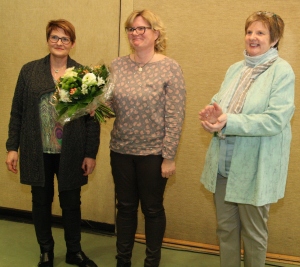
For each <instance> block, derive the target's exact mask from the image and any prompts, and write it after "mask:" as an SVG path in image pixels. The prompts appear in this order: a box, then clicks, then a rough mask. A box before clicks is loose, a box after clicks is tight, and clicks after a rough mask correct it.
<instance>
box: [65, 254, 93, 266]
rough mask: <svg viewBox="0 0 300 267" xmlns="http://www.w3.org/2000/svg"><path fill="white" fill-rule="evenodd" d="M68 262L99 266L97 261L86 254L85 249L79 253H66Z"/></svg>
mask: <svg viewBox="0 0 300 267" xmlns="http://www.w3.org/2000/svg"><path fill="white" fill-rule="evenodd" d="M66 263H69V264H73V265H78V266H79V267H98V266H97V264H96V263H95V262H93V261H92V260H90V259H89V258H88V257H87V256H85V254H84V253H83V251H79V252H77V253H70V252H68V253H67V255H66Z"/></svg>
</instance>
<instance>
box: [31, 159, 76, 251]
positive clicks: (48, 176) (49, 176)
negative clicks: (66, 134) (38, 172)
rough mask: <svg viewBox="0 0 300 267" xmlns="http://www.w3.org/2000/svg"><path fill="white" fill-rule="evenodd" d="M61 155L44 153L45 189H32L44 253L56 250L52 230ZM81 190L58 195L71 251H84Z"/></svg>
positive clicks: (37, 230)
mask: <svg viewBox="0 0 300 267" xmlns="http://www.w3.org/2000/svg"><path fill="white" fill-rule="evenodd" d="M59 159H60V154H44V168H45V186H44V187H41V186H32V187H31V193H32V215H33V223H34V227H35V232H36V237H37V240H38V243H39V245H40V249H41V253H43V252H47V251H51V250H53V249H54V240H53V236H52V231H51V216H52V202H53V196H54V175H55V174H56V176H58V175H59V174H58V170H59ZM80 191H81V188H77V189H74V190H69V191H63V192H60V193H59V202H60V207H61V208H62V221H63V227H64V234H65V241H66V246H67V251H68V252H71V253H72V252H78V251H80V250H81V246H80V240H81V227H80V225H81V211H80V205H81V201H80Z"/></svg>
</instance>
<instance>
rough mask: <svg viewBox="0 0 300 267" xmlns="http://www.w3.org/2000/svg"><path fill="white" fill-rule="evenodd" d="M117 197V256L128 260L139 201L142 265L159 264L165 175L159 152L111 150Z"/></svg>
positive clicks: (163, 228) (163, 215)
mask: <svg viewBox="0 0 300 267" xmlns="http://www.w3.org/2000/svg"><path fill="white" fill-rule="evenodd" d="M110 155H111V167H112V174H113V178H114V182H115V191H116V199H117V209H118V212H117V220H116V224H117V258H118V260H120V261H123V262H130V259H131V256H132V249H133V245H134V238H135V233H136V229H137V211H138V205H139V201H140V202H141V209H142V212H143V214H144V217H145V234H146V259H145V264H144V266H159V262H160V258H161V246H162V240H163V236H164V232H165V228H166V215H165V210H164V206H163V195H164V190H165V187H166V183H167V179H166V178H163V177H162V176H161V164H162V161H163V158H162V156H161V155H149V156H134V155H126V154H120V153H116V152H113V151H111V154H110Z"/></svg>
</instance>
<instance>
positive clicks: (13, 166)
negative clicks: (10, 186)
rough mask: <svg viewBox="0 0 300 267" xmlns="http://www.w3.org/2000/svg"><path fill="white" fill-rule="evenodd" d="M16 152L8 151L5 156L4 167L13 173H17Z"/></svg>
mask: <svg viewBox="0 0 300 267" xmlns="http://www.w3.org/2000/svg"><path fill="white" fill-rule="evenodd" d="M18 158H19V156H18V152H17V151H13V150H12V151H8V152H7V158H6V161H5V163H6V167H7V169H8V170H9V171H11V172H13V173H18V169H17V164H18Z"/></svg>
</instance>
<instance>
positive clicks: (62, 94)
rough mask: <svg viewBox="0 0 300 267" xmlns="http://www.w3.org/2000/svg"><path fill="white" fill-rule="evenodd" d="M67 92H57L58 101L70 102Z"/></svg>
mask: <svg viewBox="0 0 300 267" xmlns="http://www.w3.org/2000/svg"><path fill="white" fill-rule="evenodd" d="M69 96H70V95H69V92H68V91H66V90H59V97H60V101H62V102H72V101H71V100H70V98H69Z"/></svg>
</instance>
